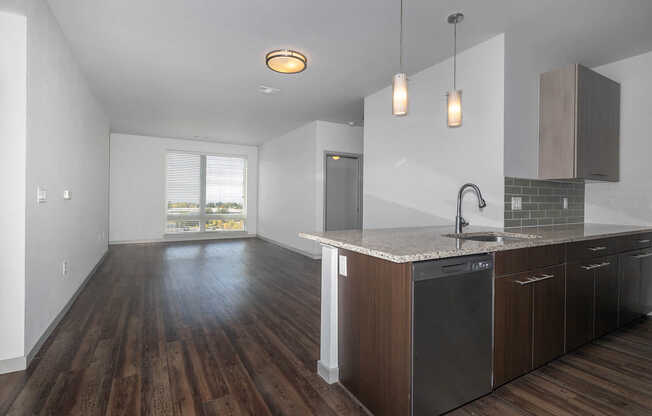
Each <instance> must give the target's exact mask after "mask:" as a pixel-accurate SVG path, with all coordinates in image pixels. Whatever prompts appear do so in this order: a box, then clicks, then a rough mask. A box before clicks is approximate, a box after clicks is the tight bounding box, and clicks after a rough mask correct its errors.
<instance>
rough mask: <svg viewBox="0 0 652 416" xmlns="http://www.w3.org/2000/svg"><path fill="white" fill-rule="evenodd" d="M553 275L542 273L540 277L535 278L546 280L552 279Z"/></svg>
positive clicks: (538, 280)
mask: <svg viewBox="0 0 652 416" xmlns="http://www.w3.org/2000/svg"><path fill="white" fill-rule="evenodd" d="M554 277H555V275H554V274H542V275H541V277H539V278H538V279H536V281H537V282H540V281H542V280H548V279H553V278H554Z"/></svg>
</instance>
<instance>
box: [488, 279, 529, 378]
mask: <svg viewBox="0 0 652 416" xmlns="http://www.w3.org/2000/svg"><path fill="white" fill-rule="evenodd" d="M527 278H528V273H521V274H517V275H512V276H506V277H501V278H497V279H496V282H495V309H494V387H496V386H500V385H501V384H504V383H506V382H508V381H509V380H512V379H514V378H516V377H518V376H520V375H522V374H525V373H527V372H528V371H530V370H531V369H532V286H531V285H526V284H521V283H524V282H525V281H527Z"/></svg>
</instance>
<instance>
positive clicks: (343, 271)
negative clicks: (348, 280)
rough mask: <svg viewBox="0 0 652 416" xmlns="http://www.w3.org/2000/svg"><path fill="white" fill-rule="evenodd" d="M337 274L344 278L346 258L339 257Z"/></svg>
mask: <svg viewBox="0 0 652 416" xmlns="http://www.w3.org/2000/svg"><path fill="white" fill-rule="evenodd" d="M339 263H340V265H339V269H340V271H339V273H340V275H341V276H344V277H346V256H339Z"/></svg>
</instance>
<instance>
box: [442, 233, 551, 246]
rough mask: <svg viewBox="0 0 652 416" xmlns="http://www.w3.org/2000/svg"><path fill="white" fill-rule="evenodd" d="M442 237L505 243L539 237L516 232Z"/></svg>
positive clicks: (446, 235)
mask: <svg viewBox="0 0 652 416" xmlns="http://www.w3.org/2000/svg"><path fill="white" fill-rule="evenodd" d="M444 237H449V238H456V239H458V240H471V241H483V242H490V243H506V242H510V241H514V242H515V241H522V240H528V239H532V238H539V236H537V235H531V234H516V233H497V232H488V233H461V234H444Z"/></svg>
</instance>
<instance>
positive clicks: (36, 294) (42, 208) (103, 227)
mask: <svg viewBox="0 0 652 416" xmlns="http://www.w3.org/2000/svg"><path fill="white" fill-rule="evenodd" d="M25 4H26V14H27V41H28V46H27V51H28V55H27V246H26V267H27V269H26V309H25V310H26V321H25V350H26V352H29V351H30V350H31V349H32V347H33V346H34V345H35V344H36V343H37V341H38V340H39V338H40V337H41V336H42V335H43V334H44V333H45V331H46V330H47V328H48V327H49V326H50V324H51V323H52V322H53V320H54V319H55V317H56V316H57V315H58V314H59V312H60V311H61V310H62V308H64V306H65V305H66V303H67V302H68V301H69V300H70V299H71V297H72V296H73V294H74V293H75V291H76V290H77V289H78V288H79V286H80V285H81V283H82V282H83V280H84V278H86V277H87V275H88V274H89V272H90V271H91V270H92V269H93V267H94V266H95V265H96V264H97V262H98V261H99V260H100V259H101V257H102V256H103V254H104V253H105V252H106V250H107V231H108V162H109V152H108V150H109V122H108V119H107V117H106V116H105V115H104V113H103V110H102V108H101V106H100V103H99V102H98V101H97V100H96V99H95V98H94V96H93V94H92V93H91V91H90V90H89V88H88V85H87V83H86V80H85V79H84V77H83V76H82V74H81V73H80V71H79V69H78V66H77V64H76V62H75V60H74V58H73V56H72V53H71V51H70V49H69V47H68V44H67V41H66V39H65V38H64V36H63V33H62V32H61V30H60V28H59V25H58V23H57V22H56V20H55V19H54V17H53V16H52V14H51V12H50V9H49V7H48V5H47V3H46V2H45V1H44V0H29V1H26V2H25ZM39 185H41V186H44V187H45V188H46V189H47V191H48V202H46V203H44V204H37V202H36V188H37V186H39ZM64 189H69V190H71V191H72V200H69V201H64V200H63V196H62V193H63V191H64ZM64 259H65V260H68V261H69V262H70V273H69V274H68V275H67V276H66V277H65V278H64V277H62V275H61V262H62V261H63V260H64Z"/></svg>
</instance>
